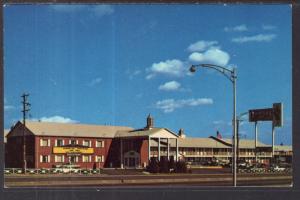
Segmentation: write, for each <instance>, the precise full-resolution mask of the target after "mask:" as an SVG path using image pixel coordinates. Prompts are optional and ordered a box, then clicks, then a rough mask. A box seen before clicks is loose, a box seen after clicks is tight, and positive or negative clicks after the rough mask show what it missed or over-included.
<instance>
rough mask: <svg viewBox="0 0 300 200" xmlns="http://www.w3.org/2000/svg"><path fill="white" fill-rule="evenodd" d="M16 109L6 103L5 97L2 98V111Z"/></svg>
mask: <svg viewBox="0 0 300 200" xmlns="http://www.w3.org/2000/svg"><path fill="white" fill-rule="evenodd" d="M14 109H16V107H15V106H13V105H8V103H7V100H6V98H4V111H10V110H14Z"/></svg>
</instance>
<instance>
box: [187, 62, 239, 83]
mask: <svg viewBox="0 0 300 200" xmlns="http://www.w3.org/2000/svg"><path fill="white" fill-rule="evenodd" d="M196 67H206V68H212V69H214V70H217V71H218V72H220V73H222V74H223V75H224V76H226V77H227V78H228V79H229V80H230V81H231V82H232V83H233V82H234V81H235V79H236V78H237V76H236V74H235V70H234V69H233V70H230V69H228V68H225V67H222V66H218V65H213V64H198V65H192V66H191V68H190V72H195V71H196Z"/></svg>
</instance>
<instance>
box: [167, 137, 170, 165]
mask: <svg viewBox="0 0 300 200" xmlns="http://www.w3.org/2000/svg"><path fill="white" fill-rule="evenodd" d="M167 157H168V160H170V144H169V138H167Z"/></svg>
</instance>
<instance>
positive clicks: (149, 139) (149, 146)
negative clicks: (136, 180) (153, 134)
mask: <svg viewBox="0 0 300 200" xmlns="http://www.w3.org/2000/svg"><path fill="white" fill-rule="evenodd" d="M150 141H151V138H150V136H148V165H149V163H150V155H151V154H150V153H151V143H150Z"/></svg>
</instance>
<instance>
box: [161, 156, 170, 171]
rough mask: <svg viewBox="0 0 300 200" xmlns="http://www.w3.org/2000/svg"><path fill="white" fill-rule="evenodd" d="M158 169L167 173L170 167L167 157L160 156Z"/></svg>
mask: <svg viewBox="0 0 300 200" xmlns="http://www.w3.org/2000/svg"><path fill="white" fill-rule="evenodd" d="M159 171H160V172H161V173H169V172H170V169H169V162H168V159H167V158H165V157H162V158H161V159H160V161H159Z"/></svg>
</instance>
